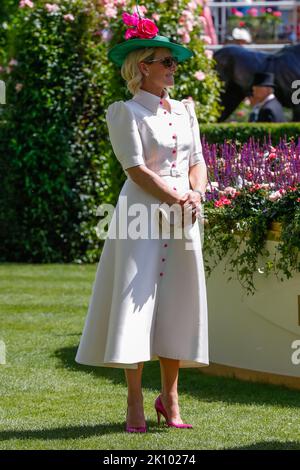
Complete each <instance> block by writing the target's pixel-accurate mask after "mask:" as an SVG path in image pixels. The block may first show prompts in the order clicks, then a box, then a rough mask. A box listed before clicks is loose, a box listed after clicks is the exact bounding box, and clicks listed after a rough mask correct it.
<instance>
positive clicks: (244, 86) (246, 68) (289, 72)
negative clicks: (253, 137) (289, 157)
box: [213, 44, 300, 122]
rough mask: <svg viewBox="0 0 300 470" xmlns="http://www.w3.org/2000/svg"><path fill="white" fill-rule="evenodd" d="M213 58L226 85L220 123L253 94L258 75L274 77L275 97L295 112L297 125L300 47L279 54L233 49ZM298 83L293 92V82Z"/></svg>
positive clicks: (219, 52)
mask: <svg viewBox="0 0 300 470" xmlns="http://www.w3.org/2000/svg"><path fill="white" fill-rule="evenodd" d="M213 58H214V60H215V68H216V71H217V73H218V75H219V76H220V78H221V80H222V81H224V82H225V89H224V91H223V92H222V93H221V105H222V106H224V110H223V112H222V114H221V116H220V118H219V121H220V122H221V121H224V120H225V119H227V117H228V116H230V114H231V113H232V112H233V111H234V110H235V109H236V108H237V106H238V105H239V104H240V103H241V101H243V99H244V98H246V96H247V95H248V94H249V91H250V90H251V85H252V82H253V78H254V74H255V73H257V72H272V73H274V80H275V90H274V94H275V95H276V97H277V99H278V100H279V102H280V103H281V104H282V105H283V106H285V107H287V108H291V109H292V111H293V121H295V122H299V121H300V99H299V98H298V96H299V94H300V93H295V92H296V91H297V89H296V88H295V86H298V88H300V44H295V45H293V46H285V47H283V48H282V49H280V50H279V51H278V52H276V53H275V54H269V53H267V52H260V51H252V50H250V49H246V48H245V47H243V46H238V45H230V46H224V47H222V48H221V49H219V50H217V51H215V53H214V55H213ZM297 80H298V81H299V82H298V83H294V88H293V86H292V85H293V82H296V81H297ZM293 93H294V97H293V98H294V99H293V100H292V95H293ZM296 95H297V96H296ZM295 96H296V99H295Z"/></svg>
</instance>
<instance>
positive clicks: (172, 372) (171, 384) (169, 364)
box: [159, 357, 182, 424]
mask: <svg viewBox="0 0 300 470" xmlns="http://www.w3.org/2000/svg"><path fill="white" fill-rule="evenodd" d="M159 361H160V372H161V385H162V391H161V400H162V403H163V405H164V407H165V409H166V412H167V414H168V418H169V420H170V421H173V422H174V423H176V424H182V419H181V417H180V411H179V405H178V390H177V387H178V375H179V360H177V359H168V358H166V357H160V358H159Z"/></svg>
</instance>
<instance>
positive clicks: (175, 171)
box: [157, 168, 188, 177]
mask: <svg viewBox="0 0 300 470" xmlns="http://www.w3.org/2000/svg"><path fill="white" fill-rule="evenodd" d="M157 174H158V175H159V176H177V177H178V176H186V177H187V176H188V173H187V172H186V171H179V170H178V169H177V168H169V169H167V170H159V171H157Z"/></svg>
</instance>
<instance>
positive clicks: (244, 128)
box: [200, 122, 300, 145]
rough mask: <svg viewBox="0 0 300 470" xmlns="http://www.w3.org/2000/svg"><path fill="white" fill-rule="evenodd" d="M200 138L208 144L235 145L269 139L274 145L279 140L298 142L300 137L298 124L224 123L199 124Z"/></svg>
mask: <svg viewBox="0 0 300 470" xmlns="http://www.w3.org/2000/svg"><path fill="white" fill-rule="evenodd" d="M200 130H201V134H202V137H205V140H206V141H207V142H208V143H210V144H213V143H223V142H224V141H228V140H234V141H235V142H236V144H238V143H243V142H247V141H248V140H249V139H250V138H252V137H253V138H254V139H255V140H259V141H260V142H264V140H265V139H267V140H269V138H271V140H272V143H273V144H274V145H276V144H278V143H279V142H280V140H281V139H286V140H290V139H294V140H295V141H297V140H298V138H299V137H300V123H294V122H289V123H225V124H201V126H200Z"/></svg>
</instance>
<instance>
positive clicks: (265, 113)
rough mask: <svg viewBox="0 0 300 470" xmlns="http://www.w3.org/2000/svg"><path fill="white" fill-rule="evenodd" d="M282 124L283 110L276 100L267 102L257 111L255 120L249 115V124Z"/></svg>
mask: <svg viewBox="0 0 300 470" xmlns="http://www.w3.org/2000/svg"><path fill="white" fill-rule="evenodd" d="M254 121H255V122H284V121H285V117H284V114H283V108H282V106H281V104H280V103H279V101H278V99H277V98H273V99H272V100H269V101H267V102H266V103H265V104H264V105H263V106H262V107H261V108H260V110H259V113H258V116H257V119H253V117H251V114H250V118H249V122H254Z"/></svg>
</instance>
